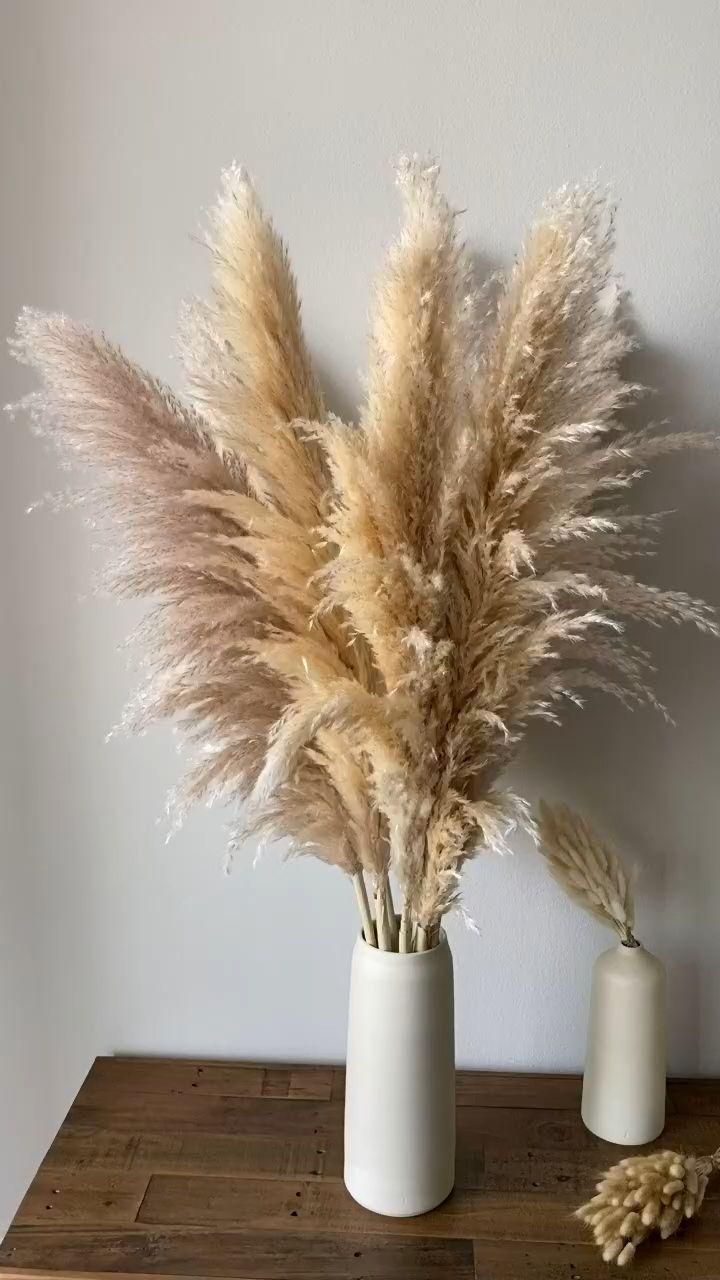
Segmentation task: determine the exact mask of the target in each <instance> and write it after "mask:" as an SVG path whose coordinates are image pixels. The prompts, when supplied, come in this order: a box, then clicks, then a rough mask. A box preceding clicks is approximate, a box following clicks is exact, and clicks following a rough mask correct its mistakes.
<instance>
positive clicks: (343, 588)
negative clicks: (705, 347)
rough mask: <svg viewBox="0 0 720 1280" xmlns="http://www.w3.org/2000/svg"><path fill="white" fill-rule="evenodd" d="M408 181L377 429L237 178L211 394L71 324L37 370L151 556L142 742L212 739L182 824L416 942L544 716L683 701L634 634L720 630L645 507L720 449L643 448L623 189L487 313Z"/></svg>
mask: <svg viewBox="0 0 720 1280" xmlns="http://www.w3.org/2000/svg"><path fill="white" fill-rule="evenodd" d="M398 185H399V188H400V193H401V196H402V205H403V223H402V229H401V232H400V235H399V237H398V239H397V240H396V242H395V244H394V245H393V246H392V248H391V249H390V251H389V254H388V257H387V261H386V263H385V266H384V268H383V269H382V271H381V273H380V276H379V279H378V282H377V286H376V289H375V295H374V306H373V319H372V331H371V339H370V363H369V374H368V383H367V397H366V401H365V403H364V405H363V407H362V409H361V411H360V415H359V420H358V422H357V423H356V424H346V423H344V422H340V421H338V419H337V418H335V417H334V416H333V415H332V414H331V413H330V412H329V411H328V408H327V405H326V402H325V398H324V395H323V391H322V389H321V386H320V384H319V381H318V378H317V376H316V373H315V371H314V369H313V366H312V362H311V359H310V355H309V351H308V347H307V344H306V340H305V337H304V334H303V330H302V326H301V319H300V303H299V299H298V292H297V288H296V284H295V280H294V278H293V275H292V272H291V269H290V265H289V261H288V255H287V251H286V249H285V247H284V245H283V243H282V241H281V239H280V238H279V236H278V234H277V232H276V231H275V229H274V227H273V225H272V223H271V222H270V220H269V219H268V217H267V216H266V215H265V213H264V212H263V209H262V207H261V205H260V202H259V200H258V197H257V195H256V194H255V191H254V189H253V187H252V185H251V184H250V182H249V181H248V179H247V178H246V177H245V175H244V174H243V173H242V172H240V171H238V170H236V169H233V170H231V171H230V172H229V173H227V174H226V175H225V177H224V180H223V188H222V193H221V196H220V199H219V202H218V205H217V207H216V209H215V212H214V213H213V215H212V218H211V222H210V227H209V231H208V237H207V238H208V244H209V246H210V250H211V255H212V270H213V286H212V292H211V295H210V298H209V300H208V301H207V302H205V303H197V304H193V305H191V306H189V307H188V308H187V309H186V311H185V313H184V315H183V317H182V325H181V337H180V342H181V348H182V356H183V362H184V368H185V374H186V390H185V394H184V396H183V398H178V396H176V395H175V393H174V392H172V391H170V390H169V389H168V388H167V387H166V386H163V385H162V384H161V383H159V382H158V381H157V380H156V379H155V378H153V377H151V376H150V375H149V374H147V373H145V372H144V371H143V370H142V369H140V368H138V367H137V366H136V365H134V364H132V363H131V362H130V361H129V360H128V359H127V358H126V357H125V356H124V355H123V354H122V353H121V352H120V351H119V350H118V349H117V348H116V347H114V346H112V345H111V344H110V343H109V342H108V341H106V339H105V338H104V337H102V336H97V335H95V334H93V333H91V332H90V331H89V330H88V329H86V328H84V327H83V326H82V325H79V324H75V323H73V322H72V321H71V320H68V319H67V318H65V317H64V316H61V315H44V314H41V313H39V312H37V311H32V310H27V311H25V312H24V313H23V314H22V315H21V317H20V319H19V321H18V325H17V334H16V337H15V340H14V350H15V354H16V355H17V357H18V359H20V360H21V361H24V362H26V363H28V364H30V365H32V366H33V367H34V368H35V369H36V370H37V371H38V373H39V374H40V377H41V379H42V383H43V388H42V390H41V391H39V392H37V393H36V394H34V395H31V396H30V397H29V398H28V399H27V401H26V402H25V405H26V407H28V408H29V410H30V413H31V415H32V417H33V419H34V420H35V422H36V423H37V424H38V426H39V427H40V428H41V429H43V430H44V431H46V432H47V433H48V434H49V435H50V437H51V438H52V440H53V441H54V443H55V444H56V445H57V446H58V448H59V450H60V452H61V454H62V456H63V459H64V460H65V461H66V462H69V463H71V464H72V465H73V466H78V467H80V468H82V469H83V470H84V471H87V472H88V473H89V476H90V480H89V487H88V488H87V490H86V491H85V492H84V494H83V495H82V497H83V500H84V501H85V502H86V503H87V504H88V507H89V508H90V509H91V510H92V513H93V519H94V521H95V522H96V523H101V524H103V525H105V526H106V527H108V528H109V529H110V530H111V532H112V537H113V539H114V541H115V542H116V543H118V544H119V545H121V547H122V550H121V552H120V555H119V556H118V559H117V563H116V565H115V569H114V572H113V574H112V576H111V581H112V585H113V587H114V589H115V590H116V591H117V592H118V593H119V594H120V595H125V596H140V597H146V598H148V599H149V600H150V601H151V605H150V611H149V613H148V616H147V618H146V621H145V623H144V625H143V626H142V628H141V630H140V636H139V639H140V641H141V644H142V646H143V649H144V652H145V654H146V656H147V663H148V680H147V682H146V683H145V685H144V686H143V687H142V689H141V690H140V692H139V694H138V696H137V699H136V701H135V703H134V705H133V706H132V707H131V708H130V710H129V712H128V714H127V724H128V725H129V726H131V727H134V728H139V727H143V726H145V725H147V724H148V723H149V722H150V721H152V720H154V719H156V718H158V717H166V716H172V717H176V718H177V719H179V721H180V722H181V724H182V727H183V729H184V732H185V734H186V736H187V739H188V740H189V742H190V744H191V745H192V746H193V747H194V748H195V749H196V763H195V765H194V766H193V768H192V770H191V772H190V773H189V775H188V777H187V778H186V780H185V784H184V787H183V789H182V794H181V797H180V799H179V800H178V801H177V804H178V806H179V810H180V811H182V809H183V807H184V806H186V805H188V804H191V803H192V802H194V801H197V800H199V799H200V798H202V797H205V798H208V799H211V800H215V799H217V800H231V801H235V802H237V804H238V809H239V815H238V826H237V831H236V833H235V837H234V839H235V841H236V842H237V841H238V840H241V839H245V838H246V837H247V836H251V835H269V836H271V837H277V838H283V839H288V840H289V841H290V842H291V847H292V848H293V849H294V850H296V851H301V852H308V853H313V854H315V855H316V856H317V857H319V858H321V859H323V860H324V861H326V862H328V863H330V864H332V865H334V866H336V867H339V868H340V869H341V870H342V871H344V872H346V873H347V874H348V876H350V877H351V878H352V880H353V881H354V885H355V890H356V893H357V898H358V903H359V907H360V912H361V917H362V924H363V929H364V932H365V937H366V940H367V941H368V942H373V943H377V944H378V945H379V946H380V947H383V948H386V949H400V950H404V951H408V950H424V949H426V948H430V947H432V946H434V944H435V942H436V940H437V938H438V934H439V923H440V920H441V918H442V916H443V915H444V913H445V912H447V911H448V910H449V909H450V908H451V907H452V906H453V905H454V904H455V903H456V902H457V899H458V893H459V879H460V873H461V871H462V868H463V865H464V863H465V862H466V860H467V859H468V858H470V857H472V856H473V855H474V854H475V853H476V852H477V851H478V850H480V849H486V848H490V849H502V848H503V844H504V839H505V835H506V832H507V829H508V826H509V825H511V824H512V823H513V822H514V821H517V820H518V818H522V817H523V814H524V813H525V807H524V805H523V803H522V802H521V801H520V800H519V799H518V798H517V797H516V796H514V795H513V794H511V793H509V792H508V791H507V790H504V789H503V788H502V786H501V781H500V780H501V776H502V774H503V771H504V769H505V766H506V765H507V764H508V762H509V761H510V760H511V759H512V757H513V756H514V754H515V752H516V751H517V748H518V744H519V743H520V740H521V738H522V736H523V733H524V731H525V729H526V727H527V725H528V724H529V722H530V721H531V720H532V719H533V718H537V717H539V718H544V719H549V720H553V721H554V720H556V719H557V718H558V714H559V710H560V707H561V705H562V703H563V702H564V701H567V700H569V701H570V702H579V701H580V700H581V697H582V692H583V691H584V690H586V689H599V690H602V691H604V692H607V693H610V694H614V695H615V696H616V697H618V698H619V699H620V700H621V701H623V702H624V703H626V704H627V705H629V706H634V705H637V704H639V703H643V702H646V703H650V704H651V705H655V706H657V705H658V704H657V702H656V699H655V697H654V695H653V693H652V691H651V688H650V681H649V674H648V673H649V670H650V668H649V664H648V660H647V657H646V655H645V654H644V653H643V652H642V650H640V649H638V648H637V647H635V645H633V644H631V643H629V642H628V640H627V639H626V638H625V637H624V634H623V625H624V622H625V621H626V620H628V619H630V620H636V619H637V620H640V621H644V622H648V623H651V624H652V625H657V624H658V623H661V622H664V621H669V622H676V623H679V622H689V623H692V624H694V625H695V626H697V627H699V628H700V629H701V630H703V631H711V632H713V633H715V631H716V627H715V623H714V621H713V620H712V617H711V613H710V610H709V609H708V607H707V606H706V605H705V604H703V603H702V602H701V601H697V600H693V599H691V598H690V597H689V596H687V595H685V594H684V593H683V592H677V591H664V590H659V589H658V588H657V587H654V586H651V585H648V584H646V583H644V582H639V581H637V580H636V579H635V577H634V576H633V574H632V573H631V572H629V571H628V569H627V563H628V560H629V558H630V556H631V555H633V554H634V553H636V552H642V551H645V550H647V548H648V546H649V544H650V543H651V541H652V539H653V535H654V534H655V533H656V531H657V528H658V518H657V517H654V516H640V515H633V514H630V513H629V512H628V511H627V509H626V508H625V506H624V501H625V498H626V494H627V490H628V489H629V487H630V486H631V485H632V483H633V482H634V481H635V480H636V479H637V478H638V477H639V476H640V475H641V474H642V473H643V472H644V471H645V469H646V467H647V464H648V462H649V461H650V460H651V459H652V458H653V457H656V456H658V455H661V454H666V453H671V452H674V451H675V450H677V449H678V448H680V447H682V446H684V445H689V444H690V445H698V446H706V445H712V444H714V441H711V440H708V439H706V438H704V437H698V436H692V435H688V434H667V433H665V434H662V433H657V432H655V431H654V430H640V431H624V430H622V428H621V427H620V426H619V425H618V421H617V414H618V413H619V411H620V410H622V408H623V406H624V405H626V404H627V402H628V401H629V400H630V399H631V398H632V397H633V396H634V395H635V394H636V391H637V388H636V387H635V386H633V385H632V384H629V383H628V382H626V381H624V379H623V377H622V376H621V373H620V372H619V368H620V364H621V361H622V359H623V357H624V356H625V355H626V353H627V352H628V351H629V350H630V348H631V346H632V342H631V339H630V338H629V337H628V335H627V334H626V333H625V331H624V330H623V327H622V325H621V323H620V318H619V314H618V297H619V289H618V287H617V282H616V280H615V277H614V275H613V268H612V252H613V218H612V214H611V211H610V210H609V209H608V207H607V205H606V202H605V200H604V199H603V197H602V195H601V194H600V193H599V192H598V191H597V190H595V189H594V188H592V187H591V188H588V189H583V188H579V189H563V190H562V191H560V192H559V193H558V194H557V195H556V196H555V197H553V198H552V199H551V200H550V201H549V202H548V204H547V205H546V207H545V208H544V210H543V211H542V213H541V215H540V217H539V218H538V220H537V222H536V223H535V225H534V226H533V227H532V228H531V230H530V232H529V234H528V236H527V239H526V241H525V244H524V246H523V247H522V249H521V251H520V253H519V256H518V258H517V260H516V262H515V264H514V266H513V267H512V269H511V270H510V271H509V273H508V275H507V278H506V279H505V280H504V282H503V283H502V287H501V289H500V291H499V296H498V298H497V301H496V303H495V305H494V306H493V307H492V308H491V310H490V312H489V313H487V302H481V296H482V295H481V294H480V293H479V291H478V289H477V287H476V282H475V280H474V278H473V271H472V265H471V259H470V256H469V255H468V252H467V250H466V248H465V246H464V245H463V243H462V242H461V240H460V239H459V237H458V226H457V217H456V214H455V213H454V212H453V210H452V209H451V208H450V206H449V204H448V203H447V201H446V199H445V197H444V196H443V194H442V192H441V190H440V187H439V184H438V171H437V168H436V167H434V166H423V165H422V164H420V163H418V162H416V161H404V162H402V163H401V165H400V168H399V172H398ZM391 871H392V872H393V873H394V877H395V878H396V881H397V884H398V885H399V887H400V891H401V893H402V898H403V901H402V907H401V910H400V914H399V923H398V917H396V913H395V908H394V905H393V903H392V898H391V894H390V887H389V886H390V880H389V876H390V872H391ZM368 887H369V888H370V890H371V892H370V893H368Z"/></svg>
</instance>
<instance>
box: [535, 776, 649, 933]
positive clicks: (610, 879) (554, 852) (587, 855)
mask: <svg viewBox="0 0 720 1280" xmlns="http://www.w3.org/2000/svg"><path fill="white" fill-rule="evenodd" d="M536 827H537V843H538V848H539V850H540V853H541V854H542V856H543V858H544V859H545V865H546V866H547V869H548V871H549V872H550V874H551V876H552V877H553V879H554V880H555V881H556V882H557V883H558V884H559V885H560V888H561V889H563V890H564V892H565V893H566V894H567V896H568V897H569V898H571V899H572V901H573V902H576V903H577V904H578V906H580V907H582V908H583V910H584V911H587V912H589V914H590V915H592V916H594V917H595V919H596V920H599V921H600V922H601V924H604V925H609V926H610V928H611V929H614V930H615V932H616V933H618V934H619V935H620V937H621V938H622V940H623V942H625V943H627V944H628V945H629V946H634V945H635V941H636V940H635V938H634V936H633V929H634V927H635V902H634V898H633V890H632V883H631V880H630V876H629V875H628V873H627V872H626V871H625V869H624V867H623V865H622V863H621V861H620V859H619V858H618V856H617V854H616V853H615V852H614V851H613V850H612V849H611V848H610V847H609V846H608V845H607V844H605V842H604V841H603V840H601V839H600V836H599V835H598V833H597V832H596V831H595V829H594V828H593V827H592V826H591V824H590V823H589V822H588V820H587V818H584V817H583V816H582V814H580V813H577V812H576V811H575V810H574V809H571V808H570V807H569V805H565V804H556V805H550V804H547V802H546V801H544V800H541V802H540V804H539V806H538V812H537V823H536Z"/></svg>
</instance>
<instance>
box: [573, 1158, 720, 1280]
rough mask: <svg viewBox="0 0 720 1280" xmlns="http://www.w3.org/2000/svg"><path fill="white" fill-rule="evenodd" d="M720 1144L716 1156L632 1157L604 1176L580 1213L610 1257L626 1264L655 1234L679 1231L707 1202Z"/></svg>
mask: <svg viewBox="0 0 720 1280" xmlns="http://www.w3.org/2000/svg"><path fill="white" fill-rule="evenodd" d="M717 1169H720V1149H719V1150H717V1151H716V1152H715V1153H714V1155H711V1156H688V1155H682V1154H681V1153H680V1152H677V1151H655V1152H653V1153H652V1154H651V1155H645V1156H641V1155H638V1156H628V1157H627V1158H626V1159H625V1160H621V1161H620V1163H619V1164H616V1165H613V1167H612V1169H609V1170H608V1172H607V1173H606V1174H605V1175H604V1176H603V1178H602V1180H601V1181H600V1182H598V1184H597V1194H596V1195H595V1196H593V1198H592V1200H590V1201H589V1202H588V1203H587V1204H584V1205H582V1206H581V1208H579V1209H578V1210H577V1211H576V1214H575V1216H576V1217H577V1218H579V1219H580V1220H581V1221H582V1222H585V1223H586V1224H587V1225H588V1226H589V1227H590V1228H591V1229H592V1232H593V1235H594V1238H595V1243H596V1244H597V1246H598V1248H599V1249H600V1250H601V1252H602V1256H603V1260H604V1261H605V1262H616V1263H617V1264H618V1266H620V1267H624V1266H626V1265H627V1264H628V1263H629V1262H632V1260H633V1258H634V1256H635V1251H636V1249H637V1248H638V1246H639V1245H641V1244H642V1243H643V1242H644V1241H645V1240H647V1239H648V1237H649V1236H651V1235H653V1234H657V1235H659V1236H660V1238H661V1239H662V1240H667V1239H668V1237H669V1236H671V1235H674V1234H675V1232H676V1231H677V1230H678V1228H679V1226H680V1224H681V1223H682V1221H683V1220H684V1219H686V1218H693V1217H694V1216H695V1214H696V1213H697V1212H698V1211H699V1209H700V1206H701V1205H702V1202H703V1198H704V1196H705V1191H706V1189H707V1185H708V1180H709V1178H710V1176H711V1174H712V1173H713V1172H714V1171H715V1170H717Z"/></svg>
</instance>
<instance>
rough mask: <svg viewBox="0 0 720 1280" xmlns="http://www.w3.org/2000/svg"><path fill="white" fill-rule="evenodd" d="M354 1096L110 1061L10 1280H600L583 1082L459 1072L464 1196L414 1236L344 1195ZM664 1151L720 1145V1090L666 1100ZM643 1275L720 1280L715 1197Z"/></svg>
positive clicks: (47, 1180)
mask: <svg viewBox="0 0 720 1280" xmlns="http://www.w3.org/2000/svg"><path fill="white" fill-rule="evenodd" d="M344 1083H345V1081H344V1072H343V1070H342V1069H341V1068H339V1067H330V1066H284V1065H276V1066H263V1065H259V1064H256V1063H231V1062H203V1061H179V1060H174V1059H167V1060H166V1059H134V1058H98V1059H97V1060H96V1062H95V1063H94V1064H93V1067H92V1069H91V1070H90V1073H89V1075H88V1077H87V1079H86V1081H85V1083H84V1084H83V1086H82V1088H81V1090H80V1093H79V1094H78V1096H77V1099H76V1100H75V1102H74V1104H73V1106H72V1107H71V1109H70V1111H69V1113H68V1116H67V1118H66V1120H65V1122H64V1124H63V1125H62V1128H61V1129H60V1132H59V1133H58V1135H57V1137H56V1139H55V1141H54V1142H53V1144H52V1146H51V1148H50V1150H49V1151H48V1153H47V1156H46V1157H45V1160H44V1161H43V1163H42V1166H41V1168H40V1170H39V1171H38V1173H37V1175H36V1177H35V1179H34V1180H33V1183H32V1185H31V1187H30V1188H29V1190H28V1192H27V1195H26V1196H25V1198H24V1200H23V1202H22V1204H21V1206H20V1208H19V1210H18V1213H17V1215H16V1217H15V1220H14V1222H13V1223H12V1226H11V1228H10V1230H9V1232H8V1234H7V1236H6V1237H5V1240H4V1241H3V1243H2V1245H0V1280H1V1278H2V1277H8V1280H10V1278H11V1277H18V1278H19V1277H29V1276H32V1277H35V1280H42V1278H43V1277H45V1278H46V1280H49V1278H50V1277H54V1278H55V1280H56V1278H57V1277H58V1276H63V1277H67V1278H68V1280H72V1278H75V1280H77V1278H79V1277H83V1278H84V1280H88V1278H93V1277H94V1278H95V1280H99V1278H100V1277H105V1278H106V1277H108V1275H112V1276H116V1277H117V1276H120V1277H125V1280H128V1278H129V1277H132V1278H133V1280H148V1278H149V1277H151V1276H152V1277H159V1276H162V1277H166V1280H180V1277H183V1278H184V1280H188V1278H189V1277H194V1278H195V1280H200V1277H202V1278H203V1280H210V1277H215V1278H217V1280H231V1278H235V1277H236V1278H238V1280H526V1278H527V1280H529V1278H530V1277H533V1280H600V1278H601V1277H602V1278H604V1280H607V1277H608V1275H609V1271H608V1268H607V1267H606V1266H605V1264H603V1263H602V1261H601V1260H600V1258H599V1256H598V1255H597V1253H596V1251H595V1249H594V1248H593V1247H592V1245H591V1244H589V1243H588V1240H587V1236H586V1234H585V1232H584V1230H583V1229H582V1227H581V1226H580V1225H579V1224H578V1223H577V1222H576V1221H575V1220H574V1218H573V1216H572V1210H573V1209H574V1208H575V1207H576V1206H577V1205H578V1204H579V1203H580V1202H581V1201H582V1200H584V1199H586V1198H588V1196H589V1195H590V1194H591V1193H592V1190H593V1185H594V1182H595V1181H596V1178H597V1176H598V1174H599V1173H600V1172H601V1171H602V1170H603V1169H605V1168H606V1167H607V1166H608V1165H610V1164H613V1163H615V1161H616V1160H618V1159H619V1158H621V1156H622V1155H623V1154H627V1152H626V1151H625V1150H624V1149H623V1148H618V1147H613V1146H611V1145H610V1144H608V1143H604V1142H601V1141H600V1140H599V1139H597V1138H595V1137H593V1135H592V1134H590V1133H588V1132H587V1130H586V1129H585V1128H584V1127H583V1125H582V1123H581V1120H580V1116H579V1104H580V1088H581V1084H580V1080H579V1078H578V1077H576V1076H559V1075H554V1076H553V1075H522V1074H512V1073H508V1074H504V1073H488V1072H470V1071H460V1072H458V1078H457V1101H458V1154H457V1183H456V1187H455V1191H454V1192H453V1194H452V1195H451V1196H450V1198H449V1199H448V1200H447V1201H446V1202H445V1203H444V1204H443V1205H441V1206H440V1207H439V1208H438V1209H436V1210H435V1211H434V1212H433V1213H429V1214H426V1215H424V1216H423V1217H420V1218H405V1219H391V1218H381V1217H378V1216H376V1215H375V1214H371V1213H368V1212H367V1211H366V1210H364V1209H361V1208H360V1207H359V1206H358V1205H356V1204H355V1203H354V1201H353V1200H351V1199H350V1197H349V1196H348V1194H347V1192H346V1191H345V1188H344V1186H343V1182H342V1121H343V1096H344ZM661 1145H663V1146H666V1145H667V1146H673V1147H679V1148H681V1149H687V1150H697V1151H710V1150H714V1149H715V1148H716V1147H717V1146H718V1145H720V1081H714V1080H686V1081H683V1080H676V1081H672V1082H670V1084H669V1087H668V1120H667V1127H666V1130H665V1134H664V1135H663V1138H662V1143H661ZM718 1182H719V1183H720V1179H719V1180H718ZM631 1274H632V1275H633V1276H635V1277H637V1280H646V1278H648V1277H651V1276H657V1277H663V1280H688V1277H690V1276H692V1277H693V1280H720V1185H715V1186H714V1187H713V1186H711V1189H710V1191H709V1194H708V1199H707V1201H706V1204H705V1205H704V1207H703V1211H702V1215H701V1216H700V1217H699V1218H698V1220H697V1221H696V1222H692V1223H690V1224H688V1226H687V1227H686V1228H685V1229H684V1231H683V1232H682V1234H681V1235H680V1236H678V1237H677V1238H676V1239H674V1240H672V1241H670V1242H668V1243H666V1244H665V1245H662V1246H659V1245H656V1244H648V1245H644V1246H643V1248H642V1249H641V1250H640V1252H639V1254H638V1258H637V1261H636V1263H635V1265H634V1266H633V1268H632V1273H631Z"/></svg>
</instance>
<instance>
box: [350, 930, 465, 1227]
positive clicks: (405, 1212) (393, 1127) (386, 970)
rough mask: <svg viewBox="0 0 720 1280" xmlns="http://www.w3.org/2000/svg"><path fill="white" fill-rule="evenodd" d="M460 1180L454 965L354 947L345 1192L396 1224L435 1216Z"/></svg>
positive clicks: (437, 957)
mask: <svg viewBox="0 0 720 1280" xmlns="http://www.w3.org/2000/svg"><path fill="white" fill-rule="evenodd" d="M454 1181H455V1030H454V999H453V964H452V956H451V954H450V948H449V946H448V943H447V938H446V937H445V934H444V933H442V934H441V939H440V942H439V944H438V946H437V947H433V949H432V950H431V951H424V952H420V953H418V954H415V953H412V954H409V955H404V954H400V953H398V952H394V951H379V950H378V949H377V948H375V947H370V946H368V944H367V943H366V942H365V941H364V939H363V938H362V937H360V938H358V940H357V942H356V943H355V950H354V952H353V959H352V976H351V982H350V1010H349V1018H348V1049H347V1078H346V1086H345V1186H346V1187H347V1189H348V1191H349V1192H350V1195H351V1196H352V1197H353V1199H354V1200H357V1202H358V1204H361V1205H363V1206H364V1208H366V1209H371V1210H372V1211H373V1212H374V1213H381V1214H385V1215H386V1216H388V1217H394V1218H400V1217H411V1216H413V1215H415V1214H418V1213H427V1212H428V1210H429V1209H433V1208H434V1207H435V1206H436V1205H438V1204H440V1202H441V1201H442V1200H444V1199H445V1198H446V1196H448V1195H449V1194H450V1192H451V1191H452V1187H453V1183H454Z"/></svg>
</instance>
